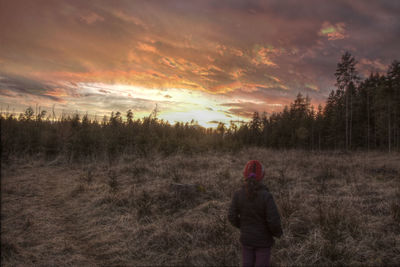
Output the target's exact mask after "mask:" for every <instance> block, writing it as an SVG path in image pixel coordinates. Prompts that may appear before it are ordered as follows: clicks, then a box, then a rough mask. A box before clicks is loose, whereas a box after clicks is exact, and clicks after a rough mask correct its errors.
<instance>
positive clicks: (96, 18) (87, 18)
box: [80, 12, 104, 24]
mask: <svg viewBox="0 0 400 267" xmlns="http://www.w3.org/2000/svg"><path fill="white" fill-rule="evenodd" d="M80 19H81V20H82V21H84V22H85V23H87V24H93V23H95V22H100V21H104V18H103V17H102V16H100V15H98V14H96V13H94V12H90V13H89V14H86V15H82V16H81V17H80Z"/></svg>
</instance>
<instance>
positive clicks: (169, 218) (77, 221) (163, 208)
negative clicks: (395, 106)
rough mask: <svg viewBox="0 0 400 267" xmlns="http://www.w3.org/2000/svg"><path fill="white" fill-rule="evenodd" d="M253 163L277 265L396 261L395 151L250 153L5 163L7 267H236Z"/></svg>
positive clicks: (399, 184) (399, 207)
mask: <svg viewBox="0 0 400 267" xmlns="http://www.w3.org/2000/svg"><path fill="white" fill-rule="evenodd" d="M250 159H258V160H260V161H261V162H262V163H263V164H264V166H265V168H266V177H265V179H264V182H265V184H266V185H267V187H268V188H269V190H270V191H271V193H272V194H273V196H274V198H275V201H276V203H277V205H278V208H279V210H280V213H281V216H282V224H283V230H284V236H283V237H282V238H281V239H279V240H277V242H276V245H275V247H274V249H273V253H272V264H273V265H276V266H279V265H283V266H286V265H318V266H320V265H343V264H345V265H385V266H386V265H396V264H399V263H400V164H399V162H400V155H399V154H398V153H397V154H396V153H392V154H387V153H380V152H370V153H366V152H362V153H361V152H354V153H349V154H346V153H334V152H323V153H316V152H304V151H274V150H264V149H256V148H251V149H245V150H241V151H239V152H237V153H222V152H220V153H218V152H207V153H203V154H194V155H185V154H179V153H178V154H176V155H172V156H169V157H163V156H161V155H158V154H153V155H148V156H147V157H134V156H122V157H121V158H120V159H118V160H117V161H115V162H113V163H112V164H109V163H108V162H107V163H105V162H82V163H79V164H76V163H74V164H67V163H65V162H64V161H63V159H62V158H58V159H56V160H53V161H44V160H41V159H35V158H25V159H13V160H11V161H10V162H8V163H7V164H5V163H3V164H2V169H1V171H2V173H1V174H2V178H1V260H2V265H3V266H15V265H32V264H34V265H53V266H63V265H78V266H79V265H86V266H87V265H105V266H115V265H118V266H121V265H122V266H140V265H147V266H148V265H153V266H154V265H162V266H164V265H194V266H207V265H208V266H211V265H212V266H215V265H219V266H221V265H239V264H240V260H241V258H240V257H241V253H240V244H239V242H238V239H239V231H238V230H237V229H235V228H233V227H232V226H231V225H230V224H229V222H228V221H227V219H226V215H227V209H228V207H229V204H230V199H231V196H232V194H233V192H234V191H235V190H236V189H238V188H239V187H240V185H241V183H242V182H241V177H242V168H243V166H244V165H245V163H246V162H247V161H248V160H250ZM180 183H181V184H192V185H195V186H194V187H191V188H194V189H195V190H194V191H193V192H190V193H189V194H188V193H187V192H186V193H185V191H181V190H177V189H176V187H174V186H171V184H180Z"/></svg>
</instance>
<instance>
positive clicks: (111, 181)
mask: <svg viewBox="0 0 400 267" xmlns="http://www.w3.org/2000/svg"><path fill="white" fill-rule="evenodd" d="M108 185H109V186H110V189H111V191H113V192H115V191H117V189H118V180H117V174H116V172H115V171H114V170H110V171H109V172H108Z"/></svg>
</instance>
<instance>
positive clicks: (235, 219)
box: [228, 185, 282, 247]
mask: <svg viewBox="0 0 400 267" xmlns="http://www.w3.org/2000/svg"><path fill="white" fill-rule="evenodd" d="M228 219H229V221H230V222H231V224H232V225H233V226H235V227H237V228H239V229H240V242H241V243H242V245H244V246H250V247H271V246H272V245H273V244H274V238H273V236H275V237H280V236H281V235H282V226H281V219H280V216H279V212H278V209H277V207H276V205H275V202H274V199H273V198H272V195H271V194H270V193H269V192H268V189H267V188H266V187H265V186H263V185H261V186H260V187H259V188H258V190H257V196H256V198H255V199H254V200H252V201H251V200H249V199H248V198H247V196H246V190H245V188H244V187H242V188H241V189H240V190H238V191H236V192H235V194H234V196H233V199H232V203H231V206H230V208H229V213H228Z"/></svg>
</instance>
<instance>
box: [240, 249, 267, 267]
mask: <svg viewBox="0 0 400 267" xmlns="http://www.w3.org/2000/svg"><path fill="white" fill-rule="evenodd" d="M242 252H243V267H250V266H251V267H253V266H257V267H258V266H270V265H269V260H270V257H271V248H254V247H247V246H243V247H242Z"/></svg>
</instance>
